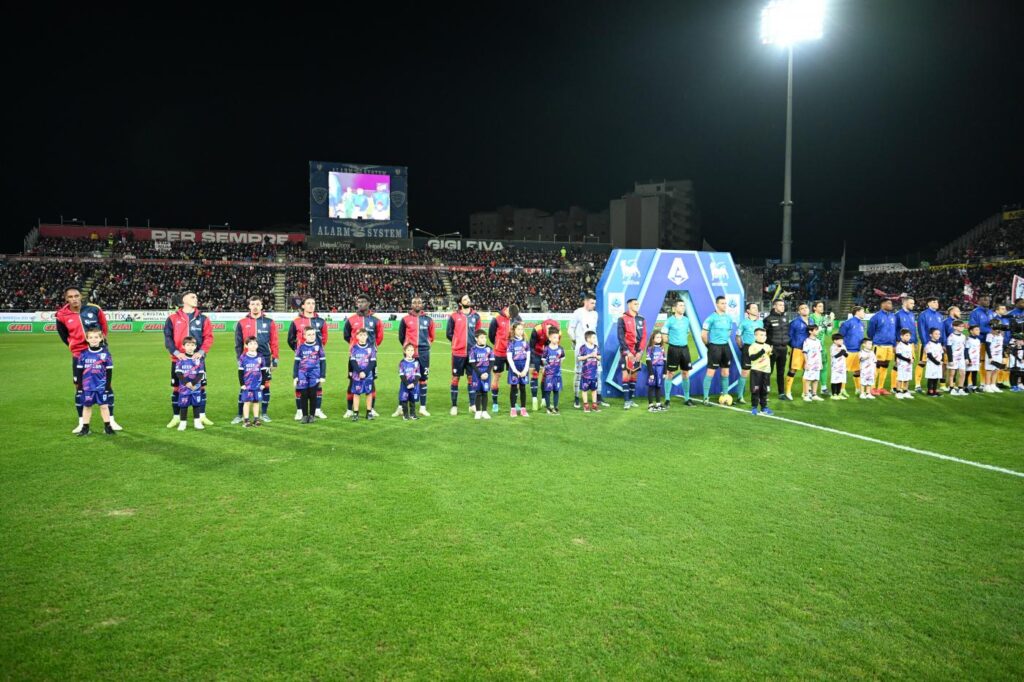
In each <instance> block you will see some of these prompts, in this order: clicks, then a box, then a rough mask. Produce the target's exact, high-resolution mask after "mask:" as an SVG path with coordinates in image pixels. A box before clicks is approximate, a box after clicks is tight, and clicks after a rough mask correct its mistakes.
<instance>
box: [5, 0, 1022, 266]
mask: <svg viewBox="0 0 1024 682" xmlns="http://www.w3.org/2000/svg"><path fill="white" fill-rule="evenodd" d="M762 4H763V3H762V2H761V1H760V0H757V1H744V2H739V3H707V2H661V3H643V2H641V3H631V4H630V5H629V7H628V9H627V8H625V7H624V6H623V5H622V4H621V3H561V4H559V7H557V8H552V7H548V6H546V5H543V4H539V3H538V4H526V5H522V4H516V5H514V6H511V7H508V8H504V9H491V8H487V9H484V8H481V9H480V10H478V11H471V12H464V11H461V10H460V11H452V10H451V9H449V8H444V9H441V8H438V7H435V6H433V5H431V6H429V7H426V8H424V9H420V10H412V11H410V10H407V9H405V8H403V7H401V6H398V5H390V4H378V5H377V7H376V8H374V9H372V10H368V11H367V10H363V11H362V13H361V14H359V15H353V14H351V12H352V11H353V10H352V9H351V7H352V5H351V4H346V5H345V6H343V7H342V6H339V7H337V8H335V9H334V10H332V11H331V12H329V13H317V14H312V13H311V14H308V15H303V16H295V15H292V14H288V15H272V14H267V13H264V12H262V11H259V12H254V11H245V12H226V11H225V12H219V11H216V10H206V9H204V10H187V9H183V8H181V9H177V10H176V11H177V13H168V12H167V11H166V10H164V9H162V10H161V13H159V14H158V13H156V12H155V10H151V9H148V8H147V9H145V10H142V11H141V12H142V13H138V12H136V11H130V12H125V11H123V10H121V9H118V10H108V9H105V8H94V7H88V8H85V7H71V8H64V7H62V8H60V10H59V11H57V10H54V9H53V8H51V7H48V6H41V5H40V6H36V7H28V6H24V5H22V6H20V7H18V8H17V9H12V10H10V15H9V17H8V19H9V20H8V21H5V24H6V26H5V29H6V30H5V31H4V40H3V41H2V48H0V49H2V50H3V51H4V57H5V60H4V61H5V64H6V69H5V72H6V74H5V75H6V76H7V78H6V86H5V88H4V105H3V116H4V118H5V119H6V122H5V123H6V124H5V125H4V126H3V136H4V143H3V148H4V162H3V163H2V164H0V167H2V173H3V177H2V186H3V194H2V196H0V205H2V206H3V207H4V230H3V234H4V237H3V239H4V241H3V249H4V251H5V252H16V251H19V250H20V245H21V238H22V236H23V235H24V234H25V232H26V231H27V230H28V228H29V227H31V226H32V225H34V224H35V222H36V219H37V218H42V219H43V221H44V222H45V221H55V220H56V219H57V218H58V216H59V215H61V214H63V215H64V217H65V218H70V217H78V218H83V219H85V220H87V221H89V222H91V223H102V221H103V219H104V218H107V219H108V220H109V221H110V223H111V224H118V223H121V224H123V221H124V218H125V217H126V216H127V217H129V219H130V220H131V222H132V224H133V225H139V224H141V225H145V223H146V220H147V219H149V220H151V221H152V224H153V225H154V226H158V225H159V226H178V227H195V226H199V227H205V226H206V225H207V224H222V223H225V222H229V223H230V224H231V226H232V227H233V228H234V229H265V228H275V227H277V228H282V229H283V228H284V227H285V226H293V225H295V224H303V223H304V222H305V220H306V216H307V199H306V197H307V188H306V183H307V173H306V162H307V161H308V160H309V159H313V158H316V159H337V160H340V161H352V162H360V163H393V164H403V165H408V166H409V167H410V169H411V174H412V184H411V190H410V195H411V196H410V206H411V217H412V222H413V226H414V227H419V228H422V229H426V230H430V231H433V232H441V231H452V230H463V229H465V227H466V225H467V219H468V215H469V213H470V212H471V211H476V210H491V209H493V208H494V207H496V206H498V205H499V204H504V203H511V204H517V205H520V206H537V207H541V208H547V209H549V210H553V209H556V208H560V207H567V206H568V205H570V204H578V205H582V206H585V207H588V208H591V209H599V208H601V207H603V206H607V201H608V200H609V199H611V198H614V197H618V196H620V195H621V194H622V193H624V192H625V191H627V190H628V189H630V188H631V187H632V183H633V181H634V180H642V179H647V178H661V177H668V178H692V179H693V180H694V182H695V183H696V192H697V194H696V197H697V204H698V207H699V210H700V213H701V216H702V220H703V226H704V229H705V234H706V236H707V238H708V239H709V240H710V241H711V243H712V244H713V245H714V246H715V247H716V248H718V249H723V250H732V251H734V252H735V253H736V254H737V255H738V256H741V257H757V256H761V257H763V256H777V252H778V243H779V232H780V230H779V225H780V222H781V221H780V210H779V202H780V199H781V196H782V160H783V144H784V124H785V78H786V73H785V71H786V69H785V58H784V54H783V53H782V52H781V51H779V50H777V49H775V48H772V47H769V46H763V45H761V44H760V43H759V41H758V35H757V31H758V17H759V12H760V9H761V6H762ZM1020 8H1021V5H1020V4H1018V3H1008V2H990V1H989V2H971V3H935V2H926V1H922V0H903V1H901V2H898V3H894V2H889V1H883V0H869V1H864V2H836V3H832V6H831V7H830V10H829V17H830V18H829V24H828V26H827V29H826V38H825V39H824V40H822V41H819V42H816V43H813V44H808V45H802V46H800V47H799V48H798V55H797V60H796V74H795V88H796V92H795V140H794V155H795V156H794V200H795V209H794V226H795V227H794V230H795V232H794V239H795V243H794V255H795V256H796V257H798V258H799V257H821V256H829V257H836V256H838V253H839V251H840V250H841V248H842V242H843V241H844V240H846V241H847V242H848V243H849V249H850V254H851V255H853V256H868V255H870V254H871V253H872V252H874V251H875V250H876V249H878V248H879V246H878V245H879V243H882V242H884V243H888V244H890V247H889V250H888V252H889V253H892V248H891V245H892V244H893V243H894V242H896V243H899V244H906V245H907V250H908V251H910V250H913V247H914V245H921V248H927V247H928V246H929V245H931V246H939V245H941V244H942V243H945V242H946V241H948V240H949V239H952V238H954V237H955V236H957V235H958V234H961V233H963V232H964V231H965V230H966V229H968V228H969V227H971V226H973V225H974V224H975V223H977V222H978V221H979V220H981V219H982V218H984V217H986V216H988V215H990V214H991V213H992V212H994V211H996V210H998V209H999V207H1000V206H1001V205H1002V204H1004V203H1008V202H1015V201H1020V197H1021V189H1022V187H1024V173H1022V168H1024V164H1022V163H1021V157H1020V150H1021V149H1024V126H1022V125H1021V119H1020V105H1019V99H1018V97H1019V90H1020V84H1021V83H1022V82H1024V53H1022V50H1021V42H1020V33H1019V28H1020V26H1021V25H1022V23H1024V22H1022V16H1021V15H1022V11H1021V9H1020ZM350 26H356V27H358V28H357V29H352V28H347V27H350Z"/></svg>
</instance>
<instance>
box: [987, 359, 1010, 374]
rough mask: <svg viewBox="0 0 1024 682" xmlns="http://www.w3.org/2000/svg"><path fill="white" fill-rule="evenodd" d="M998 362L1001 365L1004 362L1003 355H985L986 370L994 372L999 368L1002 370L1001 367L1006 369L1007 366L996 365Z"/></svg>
mask: <svg viewBox="0 0 1024 682" xmlns="http://www.w3.org/2000/svg"><path fill="white" fill-rule="evenodd" d="M996 362H998V363H999V364H1000V365H1002V364H1004V361H1003V356H1002V355H997V356H995V357H988V356H986V357H985V371H986V372H994V371H997V370H1000V369H1005V367H996V365H995V364H994V363H996Z"/></svg>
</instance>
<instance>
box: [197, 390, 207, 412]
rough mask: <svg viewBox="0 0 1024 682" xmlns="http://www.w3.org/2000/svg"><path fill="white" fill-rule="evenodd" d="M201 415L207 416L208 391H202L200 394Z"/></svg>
mask: <svg viewBox="0 0 1024 682" xmlns="http://www.w3.org/2000/svg"><path fill="white" fill-rule="evenodd" d="M199 414H200V415H204V414H206V389H205V388H204V389H202V390H201V391H200V392H199Z"/></svg>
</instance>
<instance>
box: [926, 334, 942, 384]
mask: <svg viewBox="0 0 1024 682" xmlns="http://www.w3.org/2000/svg"><path fill="white" fill-rule="evenodd" d="M924 353H925V366H924V378H925V379H941V378H942V344H941V343H939V342H938V341H929V342H928V343H926V344H925V345H924Z"/></svg>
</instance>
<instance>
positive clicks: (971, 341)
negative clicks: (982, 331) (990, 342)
mask: <svg viewBox="0 0 1024 682" xmlns="http://www.w3.org/2000/svg"><path fill="white" fill-rule="evenodd" d="M964 346H965V347H966V349H967V351H966V352H967V371H968V372H977V371H978V370H979V369H980V368H981V337H980V336H968V337H967V340H966V341H965V342H964Z"/></svg>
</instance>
